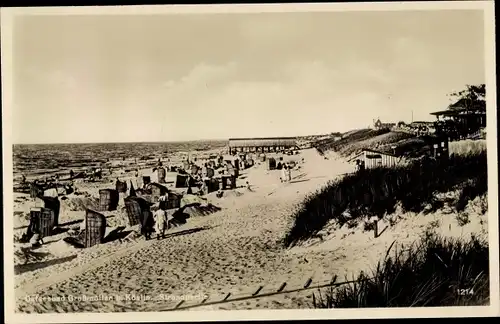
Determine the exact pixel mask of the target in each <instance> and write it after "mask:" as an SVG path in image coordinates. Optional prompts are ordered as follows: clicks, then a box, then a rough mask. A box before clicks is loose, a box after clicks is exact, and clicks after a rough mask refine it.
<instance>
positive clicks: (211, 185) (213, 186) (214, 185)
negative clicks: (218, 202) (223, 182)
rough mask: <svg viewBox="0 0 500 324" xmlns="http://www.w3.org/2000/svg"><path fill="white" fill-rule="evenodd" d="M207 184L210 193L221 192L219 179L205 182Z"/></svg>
mask: <svg viewBox="0 0 500 324" xmlns="http://www.w3.org/2000/svg"><path fill="white" fill-rule="evenodd" d="M205 184H206V187H207V190H208V193H211V192H214V191H217V190H219V187H220V185H219V179H215V178H212V179H209V180H205Z"/></svg>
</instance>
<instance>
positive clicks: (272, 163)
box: [267, 158, 276, 170]
mask: <svg viewBox="0 0 500 324" xmlns="http://www.w3.org/2000/svg"><path fill="white" fill-rule="evenodd" d="M267 162H268V169H269V170H275V169H276V159H275V158H269V160H267Z"/></svg>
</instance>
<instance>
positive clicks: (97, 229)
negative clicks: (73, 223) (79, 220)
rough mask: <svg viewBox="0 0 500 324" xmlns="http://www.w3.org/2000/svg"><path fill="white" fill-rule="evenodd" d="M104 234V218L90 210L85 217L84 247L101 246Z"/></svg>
mask: <svg viewBox="0 0 500 324" xmlns="http://www.w3.org/2000/svg"><path fill="white" fill-rule="evenodd" d="M105 234H106V217H104V215H102V214H99V213H98V212H95V211H93V210H91V209H87V211H86V215H85V247H86V248H89V247H92V246H94V245H97V244H101V243H102V240H103V239H104V235H105Z"/></svg>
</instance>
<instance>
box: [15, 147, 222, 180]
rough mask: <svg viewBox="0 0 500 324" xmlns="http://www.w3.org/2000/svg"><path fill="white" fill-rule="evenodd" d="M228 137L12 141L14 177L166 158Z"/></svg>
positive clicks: (200, 149) (199, 149)
mask: <svg viewBox="0 0 500 324" xmlns="http://www.w3.org/2000/svg"><path fill="white" fill-rule="evenodd" d="M227 144H228V141H227V140H211V141H189V142H161V143H87V144H14V145H13V169H14V177H16V176H20V175H21V174H24V175H26V176H28V177H29V176H35V175H41V174H50V173H57V172H60V171H64V170H68V169H75V170H77V169H81V168H88V167H92V166H97V165H100V164H101V163H103V162H106V161H108V160H116V159H123V158H125V159H130V158H138V159H141V158H142V159H150V158H152V157H158V156H161V157H168V156H169V155H170V154H173V153H176V152H193V151H207V150H213V149H221V148H223V147H225V146H227Z"/></svg>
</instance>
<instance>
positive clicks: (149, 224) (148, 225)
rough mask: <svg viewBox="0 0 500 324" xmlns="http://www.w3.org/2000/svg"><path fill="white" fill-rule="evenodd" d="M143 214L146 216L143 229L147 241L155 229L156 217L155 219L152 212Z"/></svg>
mask: <svg viewBox="0 0 500 324" xmlns="http://www.w3.org/2000/svg"><path fill="white" fill-rule="evenodd" d="M143 215H144V216H143V220H142V227H141V230H142V234H143V235H144V237H145V238H146V241H147V240H150V239H151V232H152V231H153V225H154V224H153V222H154V219H153V215H152V214H151V212H147V213H144V214H143Z"/></svg>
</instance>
